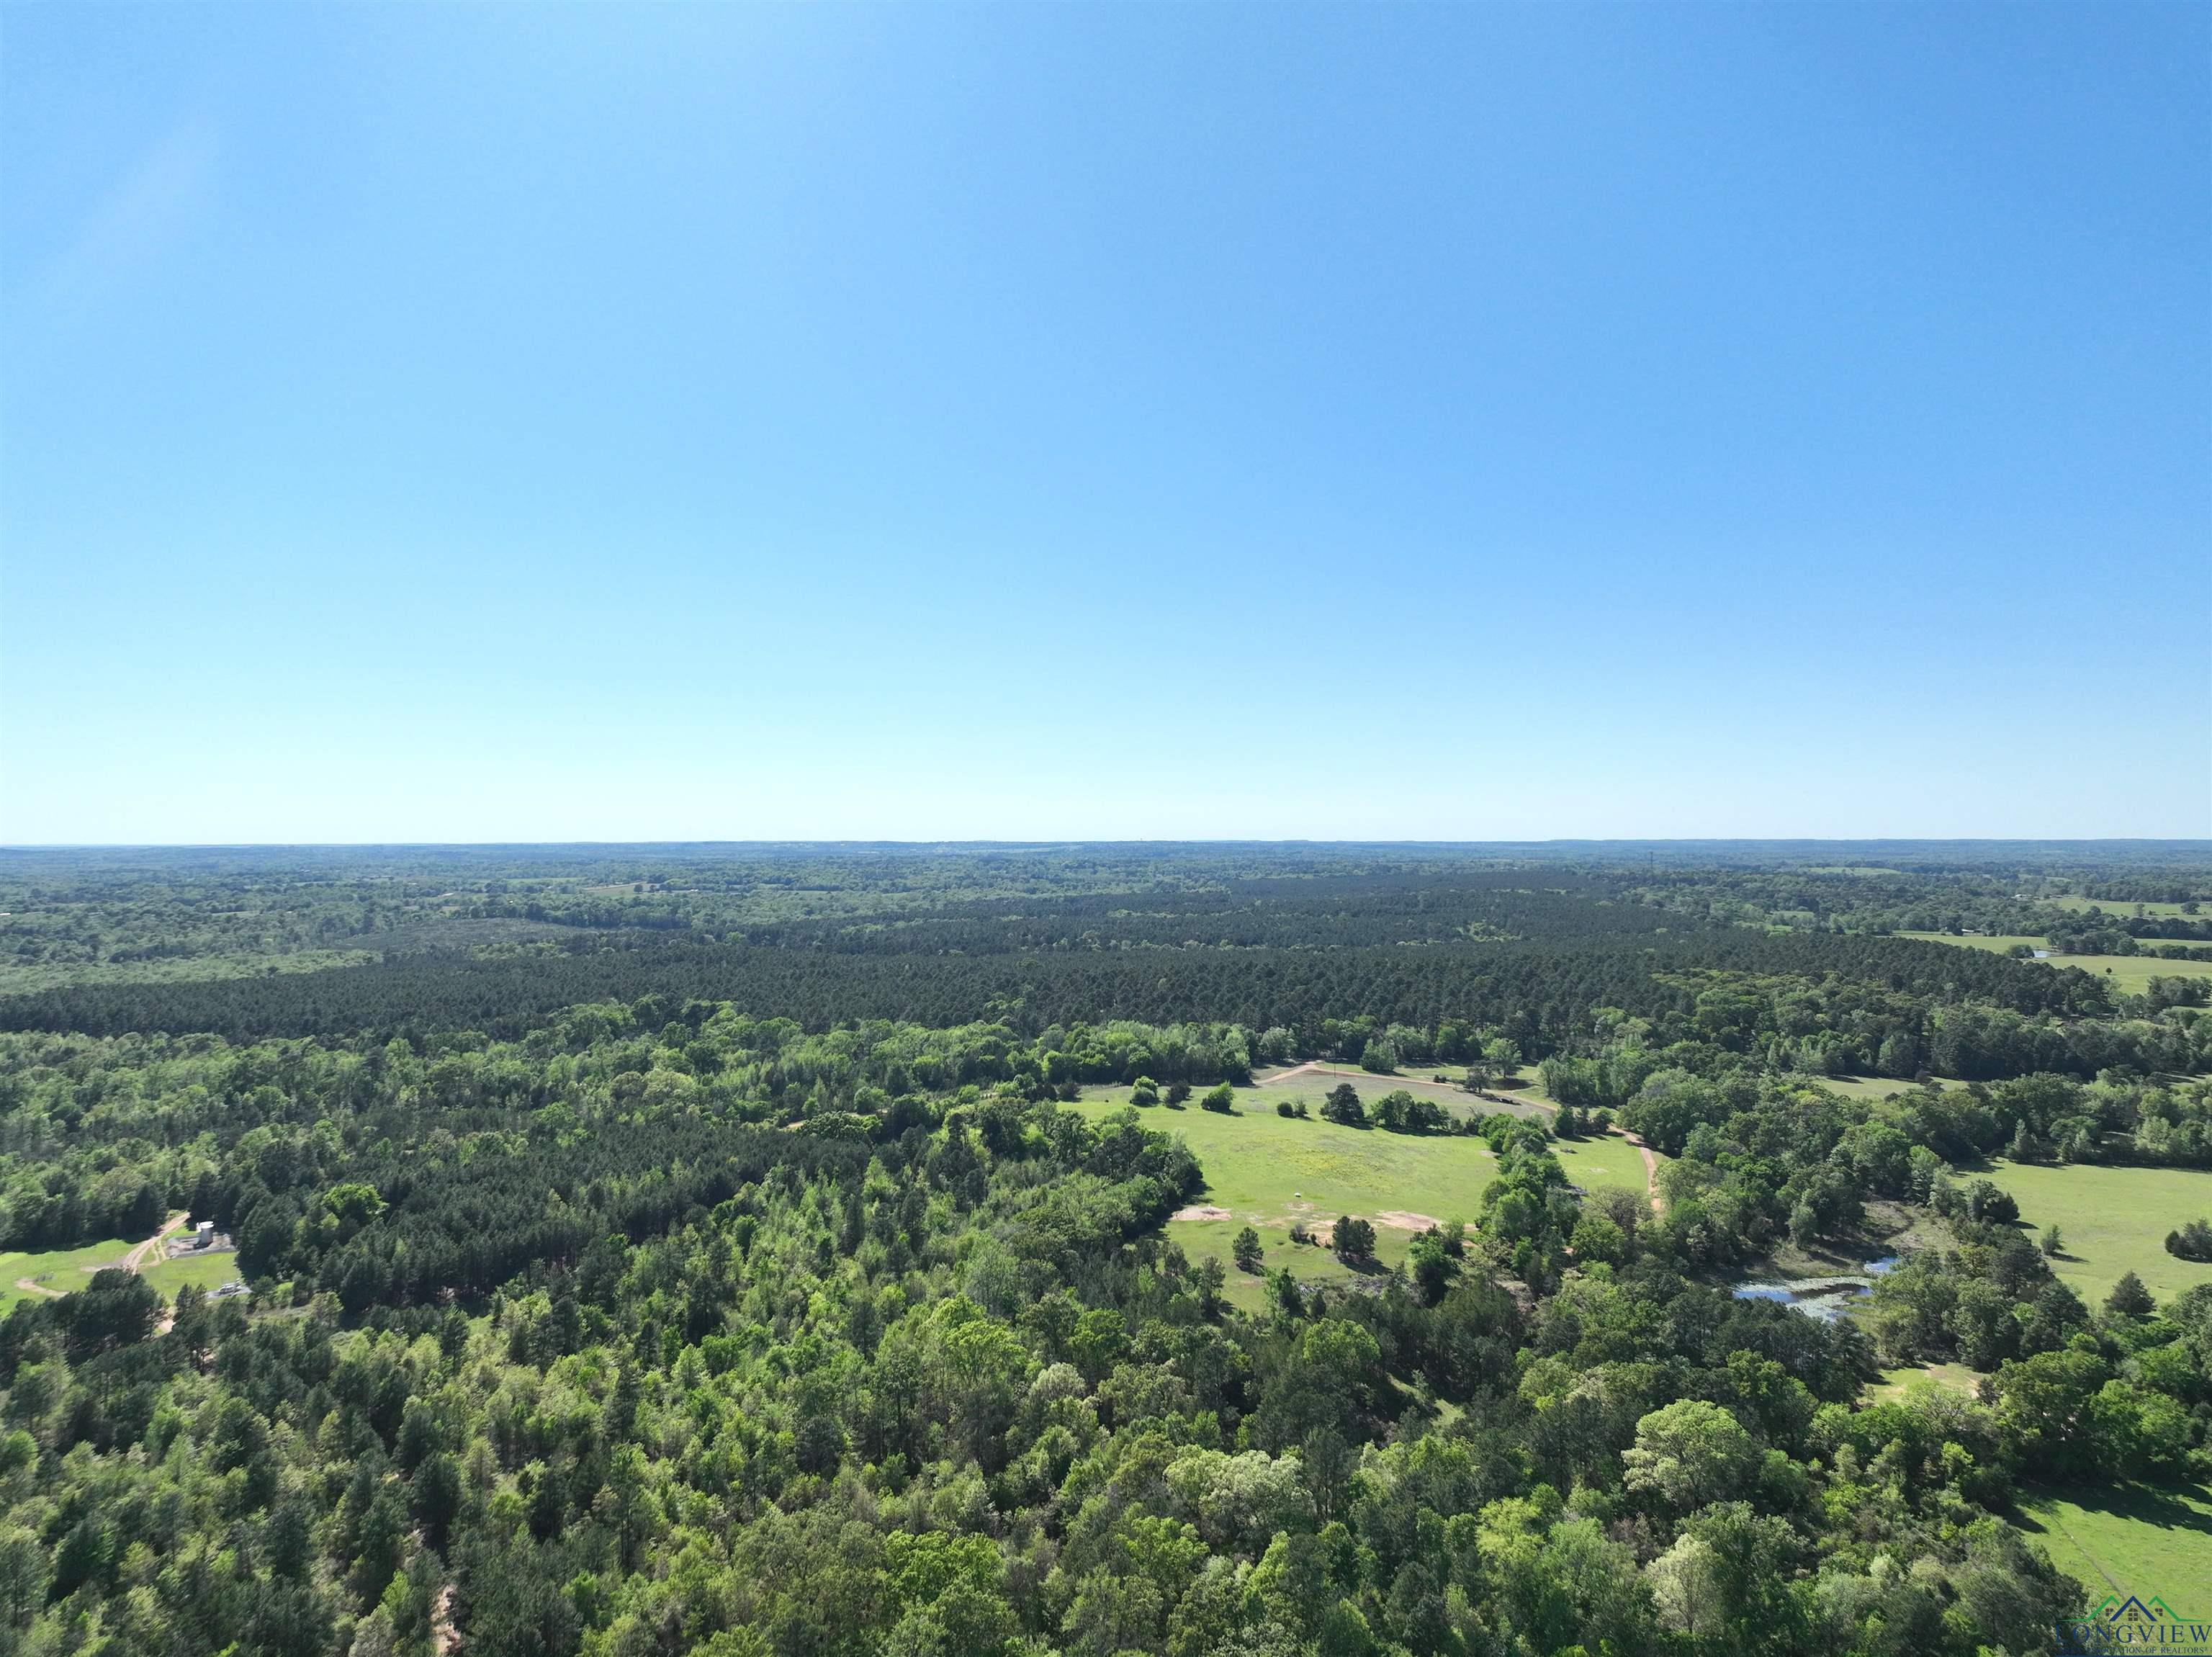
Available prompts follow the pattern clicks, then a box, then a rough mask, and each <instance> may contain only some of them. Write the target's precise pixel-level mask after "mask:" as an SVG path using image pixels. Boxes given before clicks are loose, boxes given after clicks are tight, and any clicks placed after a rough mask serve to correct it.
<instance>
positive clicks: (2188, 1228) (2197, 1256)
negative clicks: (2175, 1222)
mask: <svg viewBox="0 0 2212 1657" xmlns="http://www.w3.org/2000/svg"><path fill="white" fill-rule="evenodd" d="M2166 1252H2167V1253H2168V1254H2172V1255H2178V1256H2179V1258H2182V1259H2185V1260H2207V1261H2212V1225H2208V1224H2206V1223H2205V1222H2204V1221H2202V1220H2191V1221H2190V1222H2189V1223H2188V1224H2187V1225H2185V1226H2184V1227H2183V1228H2181V1229H2180V1230H2179V1231H2169V1232H2168V1233H2166Z"/></svg>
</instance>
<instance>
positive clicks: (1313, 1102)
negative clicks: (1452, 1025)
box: [1083, 1064, 1552, 1117]
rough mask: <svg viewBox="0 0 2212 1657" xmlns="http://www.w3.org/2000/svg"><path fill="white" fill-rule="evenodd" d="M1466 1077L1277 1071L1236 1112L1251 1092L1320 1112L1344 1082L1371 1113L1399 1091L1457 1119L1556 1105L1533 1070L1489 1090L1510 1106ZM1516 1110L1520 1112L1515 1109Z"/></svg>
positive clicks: (1122, 1091) (1460, 1073) (1462, 1070)
mask: <svg viewBox="0 0 2212 1657" xmlns="http://www.w3.org/2000/svg"><path fill="white" fill-rule="evenodd" d="M1438 1075H1442V1076H1445V1077H1447V1078H1449V1080H1447V1081H1435V1080H1434V1079H1433V1078H1435V1077H1437V1076H1438ZM1466 1076H1467V1067H1466V1066H1465V1065H1464V1064H1424V1065H1420V1066H1418V1067H1415V1068H1413V1069H1406V1070H1403V1071H1401V1072H1400V1073H1399V1074H1398V1075H1387V1076H1385V1075H1374V1074H1372V1073H1371V1072H1370V1071H1366V1070H1363V1069H1359V1068H1358V1066H1356V1065H1349V1064H1332V1065H1328V1066H1325V1067H1323V1068H1322V1069H1318V1070H1307V1071H1304V1072H1303V1073H1301V1074H1298V1075H1292V1074H1291V1072H1290V1071H1289V1070H1278V1071H1274V1072H1272V1073H1269V1074H1267V1075H1261V1076H1259V1077H1257V1078H1256V1079H1255V1081H1254V1082H1253V1084H1252V1086H1251V1087H1249V1089H1247V1088H1242V1087H1240V1088H1238V1089H1237V1099H1238V1100H1239V1104H1238V1106H1237V1108H1238V1109H1240V1110H1242V1109H1243V1103H1242V1101H1243V1100H1244V1099H1245V1097H1246V1096H1247V1094H1248V1093H1249V1095H1250V1096H1251V1097H1252V1098H1253V1099H1254V1100H1255V1101H1257V1104H1256V1105H1255V1108H1264V1109H1267V1110H1270V1111H1272V1110H1273V1109H1274V1108H1275V1101H1276V1100H1291V1101H1292V1102H1293V1103H1295V1102H1297V1100H1304V1101H1305V1105H1306V1108H1307V1109H1308V1110H1310V1111H1318V1110H1320V1109H1321V1102H1322V1100H1324V1099H1326V1098H1328V1094H1329V1090H1330V1089H1331V1088H1333V1087H1336V1086H1337V1085H1338V1084H1339V1083H1340V1082H1346V1081H1348V1082H1350V1083H1351V1084H1352V1088H1353V1090H1354V1091H1355V1092H1357V1093H1358V1095H1359V1101H1360V1103H1361V1104H1363V1105H1365V1106H1369V1107H1370V1108H1371V1107H1372V1106H1374V1103H1375V1101H1376V1100H1378V1099H1380V1098H1382V1097H1383V1094H1385V1093H1395V1092H1398V1091H1399V1090H1401V1089H1403V1090H1404V1091H1405V1092H1407V1093H1411V1094H1413V1096H1414V1097H1415V1098H1416V1099H1432V1100H1435V1101H1436V1102H1437V1104H1439V1105H1441V1106H1443V1108H1444V1110H1445V1112H1446V1113H1447V1114H1449V1115H1451V1116H1455V1117H1468V1116H1482V1115H1486V1114H1487V1113H1488V1112H1492V1111H1498V1110H1511V1111H1513V1113H1514V1114H1515V1115H1516V1116H1546V1115H1547V1114H1548V1108H1549V1107H1551V1106H1552V1101H1551V1100H1549V1099H1547V1098H1546V1097H1545V1094H1544V1089H1543V1086H1542V1083H1541V1081H1539V1080H1538V1078H1537V1075H1536V1072H1535V1071H1534V1069H1526V1070H1523V1071H1522V1073H1521V1076H1520V1078H1519V1079H1520V1081H1521V1082H1522V1084H1523V1085H1522V1086H1520V1087H1492V1089H1491V1091H1492V1093H1496V1094H1497V1095H1498V1097H1499V1098H1500V1099H1504V1100H1509V1101H1510V1103H1509V1104H1506V1105H1498V1104H1495V1103H1493V1102H1492V1101H1491V1100H1486V1099H1479V1098H1477V1097H1476V1096H1475V1095H1474V1094H1473V1093H1469V1092H1468V1091H1467V1087H1466V1085H1465V1084H1466ZM1083 1091H1084V1094H1085V1097H1086V1098H1088V1097H1089V1096H1091V1094H1093V1093H1096V1094H1097V1096H1098V1097H1100V1098H1102V1099H1119V1100H1125V1101H1126V1100H1127V1098H1128V1097H1129V1090H1128V1089H1127V1087H1095V1088H1094V1087H1086V1088H1085V1089H1084V1090H1083ZM1196 1091H1197V1092H1198V1093H1204V1092H1205V1091H1206V1090H1205V1089H1204V1088H1203V1087H1200V1088H1199V1089H1197V1090H1196ZM1191 1102H1192V1103H1193V1104H1195V1103H1196V1102H1197V1100H1196V1099H1195V1098H1194V1099H1193V1100H1192V1101H1191ZM1515 1106H1519V1107H1520V1108H1518V1109H1515Z"/></svg>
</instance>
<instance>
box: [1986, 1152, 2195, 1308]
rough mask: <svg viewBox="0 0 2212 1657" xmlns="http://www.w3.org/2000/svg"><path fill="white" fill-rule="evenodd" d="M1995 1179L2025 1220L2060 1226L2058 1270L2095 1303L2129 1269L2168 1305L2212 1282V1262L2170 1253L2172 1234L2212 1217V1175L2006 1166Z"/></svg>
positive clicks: (1996, 1168)
mask: <svg viewBox="0 0 2212 1657" xmlns="http://www.w3.org/2000/svg"><path fill="white" fill-rule="evenodd" d="M1967 1177H1971V1176H1970V1175H1969V1176H1967ZM1988 1177H1989V1179H1991V1180H1993V1181H1995V1182H1996V1184H1997V1185H2001V1186H2002V1187H2003V1188H2004V1189H2005V1190H2007V1191H2010V1192H2011V1193H2012V1194H2013V1196H2014V1197H2016V1198H2017V1199H2018V1200H2019V1203H2020V1216H2021V1219H2022V1220H2023V1221H2027V1223H2028V1224H2029V1225H2031V1226H2033V1227H2038V1228H2040V1227H2044V1226H2049V1225H2051V1224H2054V1223H2055V1224H2056V1225H2057V1227H2058V1228H2059V1232H2060V1239H2059V1240H2060V1243H2061V1245H2062V1246H2063V1250H2064V1252H2063V1254H2062V1255H2061V1256H2060V1257H2059V1258H2057V1259H2055V1260H2053V1261H2052V1262H2051V1269H2052V1270H2055V1271H2056V1272H2057V1274H2058V1276H2060V1277H2061V1278H2062V1279H2063V1280H2064V1281H2065V1282H2069V1283H2070V1284H2072V1285H2073V1286H2074V1289H2075V1293H2076V1294H2078V1295H2081V1297H2082V1298H2083V1299H2084V1300H2086V1301H2090V1302H2091V1303H2092V1304H2096V1303H2098V1302H2100V1301H2103V1300H2104V1298H2105V1296H2106V1295H2108V1294H2110V1293H2111V1292H2112V1285H2113V1284H2114V1283H2115V1282H2118V1281H2119V1276H2120V1274H2121V1273H2122V1272H2124V1271H2133V1272H2134V1273H2135V1274H2136V1276H2139V1277H2141V1278H2142V1280H2143V1282H2144V1283H2145V1284H2146V1285H2147V1286H2148V1288H2149V1289H2150V1292H2151V1293H2152V1294H2153V1295H2156V1296H2157V1297H2158V1298H2159V1299H2160V1300H2161V1301H2164V1300H2166V1299H2167V1298H2169V1297H2170V1296H2172V1295H2179V1293H2180V1292H2181V1291H2182V1290H2183V1289H2185V1288H2194V1287H2195V1286H2196V1285H2197V1284H2198V1283H2205V1282H2212V1264H2199V1263H2197V1262H2194V1261H2190V1260H2182V1259H2177V1258H2175V1257H2174V1256H2172V1255H2171V1254H2168V1253H2167V1252H2166V1233H2168V1232H2169V1231H2174V1230H2178V1229H2179V1228H2180V1226H2181V1224H2182V1222H2183V1221H2188V1220H2207V1219H2212V1173H2205V1172H2203V1171H2202V1170H2200V1169H2195V1168H2112V1167H2094V1166H2092V1165H2090V1164H2088V1163H2083V1162H2075V1163H2071V1164H2069V1165H2067V1166H2065V1167H2041V1166H2039V1165H2036V1164H2033V1163H2026V1162H2007V1161H1998V1162H1997V1163H1996V1164H1995V1165H1993V1166H1992V1167H1990V1169H1989V1170H1988Z"/></svg>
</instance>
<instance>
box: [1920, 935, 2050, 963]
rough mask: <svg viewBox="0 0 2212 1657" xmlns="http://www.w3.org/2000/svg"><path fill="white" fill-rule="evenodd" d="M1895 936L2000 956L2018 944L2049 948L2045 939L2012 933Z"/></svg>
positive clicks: (2034, 947) (2032, 947)
mask: <svg viewBox="0 0 2212 1657" xmlns="http://www.w3.org/2000/svg"><path fill="white" fill-rule="evenodd" d="M1898 936H1899V937H1900V938H1918V939H1920V940H1922V941H1923V942H1926V943H1955V944H1959V945H1960V946H1962V947H1965V948H1967V949H1992V950H1995V951H1996V953H1998V954H2000V955H2004V954H2009V953H2011V952H2012V950H2013V949H2014V947H2015V946H2016V945H2020V944H2026V945H2027V947H2029V948H2030V949H2048V948H2049V947H2051V945H2050V942H2049V941H2048V940H2046V939H2043V938H2029V937H2024V936H2021V935H2018V934H2014V933H1994V932H1991V933H1982V932H1967V933H1954V932H1900V933H1899V934H1898ZM2054 959H2056V958H2055V957H2054Z"/></svg>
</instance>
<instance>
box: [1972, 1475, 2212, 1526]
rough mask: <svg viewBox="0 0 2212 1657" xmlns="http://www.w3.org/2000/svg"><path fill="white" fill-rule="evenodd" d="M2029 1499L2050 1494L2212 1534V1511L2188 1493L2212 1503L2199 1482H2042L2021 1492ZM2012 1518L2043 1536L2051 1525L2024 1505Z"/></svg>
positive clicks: (2121, 1515)
mask: <svg viewBox="0 0 2212 1657" xmlns="http://www.w3.org/2000/svg"><path fill="white" fill-rule="evenodd" d="M2021 1494H2022V1495H2023V1496H2026V1497H2027V1499H2028V1500H2030V1501H2033V1500H2035V1499H2037V1498H2039V1497H2051V1498H2053V1499H2056V1500H2057V1501H2061V1502H2072V1503H2073V1504H2074V1505H2075V1507H2077V1508H2081V1509H2082V1510H2083V1511H2084V1512H2087V1513H2095V1514H2106V1515H2107V1516H2109V1517H2111V1518H2113V1519H2129V1520H2136V1522H2137V1523H2139V1524H2145V1525H2155V1526H2158V1527H2159V1528H2160V1530H2166V1531H2195V1532H2197V1534H2198V1535H2200V1536H2207V1537H2212V1512H2208V1511H2207V1510H2206V1508H2200V1507H2197V1506H2194V1505H2192V1504H2191V1502H2190V1501H2189V1500H2187V1498H2188V1497H2191V1496H2193V1497H2195V1498H2196V1500H2197V1502H2204V1503H2206V1504H2207V1506H2208V1507H2212V1491H2208V1490H2206V1489H2203V1488H2202V1487H2201V1486H2198V1485H2193V1484H2192V1485H2184V1486H2179V1487H2169V1488H2166V1489H2161V1488H2160V1487H2159V1486H2157V1485H2154V1484H2081V1485H2075V1484H2042V1485H2037V1486H2035V1487H2033V1489H2027V1490H2024V1491H2023V1492H2022V1493H2021ZM2011 1518H2012V1522H2013V1523H2014V1524H2015V1525H2017V1526H2020V1528H2021V1530H2023V1531H2026V1532H2027V1533H2028V1534H2029V1535H2031V1536H2044V1535H2047V1534H2049V1532H2050V1526H2046V1525H2045V1524H2044V1523H2043V1521H2042V1520H2039V1519H2038V1518H2036V1516H2035V1515H2034V1514H2032V1513H2030V1512H2028V1511H2027V1509H2026V1508H2015V1510H2014V1512H2013V1514H2012V1515H2011Z"/></svg>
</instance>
